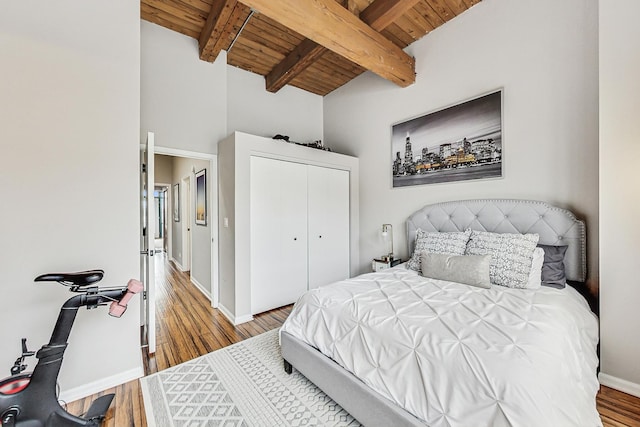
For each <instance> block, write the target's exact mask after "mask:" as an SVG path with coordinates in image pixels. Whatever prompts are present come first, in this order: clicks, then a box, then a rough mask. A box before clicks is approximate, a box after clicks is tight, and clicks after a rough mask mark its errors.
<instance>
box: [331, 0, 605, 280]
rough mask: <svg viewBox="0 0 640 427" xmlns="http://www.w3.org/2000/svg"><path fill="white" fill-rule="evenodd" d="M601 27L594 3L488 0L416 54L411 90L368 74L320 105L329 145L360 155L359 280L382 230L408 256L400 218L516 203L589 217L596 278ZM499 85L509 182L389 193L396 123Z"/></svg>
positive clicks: (414, 48) (413, 50)
mask: <svg viewBox="0 0 640 427" xmlns="http://www.w3.org/2000/svg"><path fill="white" fill-rule="evenodd" d="M550 11H553V12H552V13H551V12H550ZM597 19H598V18H597V1H596V0H588V1H585V0H567V1H563V2H556V1H552V0H536V1H534V0H527V1H518V2H513V1H510V0H484V1H482V2H481V3H479V4H477V5H476V6H473V7H472V8H471V9H470V10H468V11H467V12H465V13H464V14H462V15H461V16H459V17H457V18H456V19H454V20H452V21H450V22H449V23H447V24H445V25H443V26H442V27H440V28H438V29H437V30H435V31H433V32H432V33H430V34H429V35H427V36H426V37H424V38H423V39H421V40H419V41H418V42H416V43H414V44H413V45H411V46H410V47H409V49H408V52H409V53H410V54H411V55H413V56H415V57H416V71H417V78H416V83H415V84H414V85H412V86H409V87H407V88H405V89H400V88H398V87H397V86H395V85H393V84H392V83H389V82H387V81H385V80H382V79H381V78H379V77H377V76H375V75H373V74H371V73H365V74H363V75H362V76H360V77H358V78H356V79H355V80H353V81H352V82H350V83H348V84H346V85H344V86H343V87H341V88H339V89H338V90H336V91H334V92H332V93H331V94H329V95H328V96H326V97H325V99H324V134H325V138H326V141H327V144H328V145H329V146H330V147H332V148H334V149H335V150H336V151H340V152H345V153H347V154H353V155H355V156H357V157H359V158H360V165H361V167H360V171H361V172H360V182H361V187H360V212H361V219H360V227H361V228H360V234H361V241H360V245H361V246H360V264H361V268H362V271H367V270H368V269H370V263H371V258H373V257H374V256H379V255H381V254H382V251H383V245H382V242H381V241H380V239H379V233H378V230H379V229H380V227H381V225H382V224H383V223H392V224H393V225H394V231H396V233H395V236H394V237H395V248H398V249H396V252H397V253H399V254H400V255H402V256H405V257H406V255H407V249H406V242H405V225H404V220H405V219H406V217H407V216H408V215H409V214H410V213H412V212H414V211H415V210H417V209H419V208H420V207H422V206H423V205H426V204H429V203H434V202H441V201H448V200H457V199H473V198H521V199H537V200H543V201H547V202H550V203H552V204H555V205H558V206H562V207H566V208H569V209H571V210H572V211H574V212H575V213H576V214H577V215H578V216H579V217H581V218H583V219H586V221H587V227H588V230H589V231H588V240H589V242H588V245H589V260H590V264H589V266H590V277H591V279H593V280H595V279H596V278H597V265H598V263H597V257H598V256H597V249H596V248H597V247H598V246H597V236H598V232H597V230H598V190H597V189H598V172H597V170H598V135H597V133H598V125H597V120H598V106H597V103H598V73H597V67H598V57H597V41H598V40H597ZM501 87H502V88H504V105H503V147H504V159H503V160H504V162H503V166H504V178H503V179H498V180H484V181H465V182H458V183H451V184H432V185H422V186H415V187H411V188H399V189H392V187H391V147H390V141H391V125H392V124H394V123H397V122H401V121H404V120H406V119H408V118H413V117H416V116H420V115H423V114H425V113H428V112H431V111H436V110H439V109H440V108H442V107H446V106H449V105H452V104H455V103H458V102H460V101H464V100H467V99H469V98H472V97H476V96H477V95H480V94H484V93H487V92H489V91H492V90H495V89H497V88H501Z"/></svg>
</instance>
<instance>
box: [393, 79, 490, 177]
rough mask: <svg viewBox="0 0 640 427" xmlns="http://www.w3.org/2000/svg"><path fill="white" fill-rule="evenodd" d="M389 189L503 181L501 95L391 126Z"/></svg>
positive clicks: (487, 96) (482, 98) (480, 98)
mask: <svg viewBox="0 0 640 427" xmlns="http://www.w3.org/2000/svg"><path fill="white" fill-rule="evenodd" d="M391 147H392V149H391V170H392V176H393V187H394V188H398V187H406V186H412V185H421V184H435V183H442V182H455V181H466V180H471V179H486V178H500V177H502V90H498V91H495V92H492V93H489V94H486V95H482V96H479V97H477V98H474V99H471V100H469V101H465V102H462V103H458V104H456V105H453V106H450V107H447V108H444V109H441V110H438V111H435V112H432V113H429V114H426V115H423V116H421V117H417V118H414V119H410V120H407V121H404V122H402V123H397V124H395V125H393V127H392V131H391Z"/></svg>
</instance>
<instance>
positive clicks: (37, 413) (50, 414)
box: [0, 270, 142, 427]
mask: <svg viewBox="0 0 640 427" xmlns="http://www.w3.org/2000/svg"><path fill="white" fill-rule="evenodd" d="M96 272H100V274H99V278H96V277H93V278H91V276H90V275H89V273H94V274H95V273H96ZM83 273H84V276H82V277H83V279H82V280H81V279H78V278H77V277H75V278H74V279H73V282H72V283H71V284H70V283H69V281H60V280H56V281H60V282H61V283H63V284H65V285H67V286H71V290H72V291H74V292H81V293H80V294H78V295H75V296H73V297H71V298H69V299H68V300H67V301H66V302H65V303H64V305H63V306H62V308H61V309H60V314H59V315H58V320H57V322H56V325H55V327H54V329H53V333H52V334H51V339H50V340H49V343H48V344H45V345H43V346H42V347H41V348H40V350H38V352H37V353H36V354H35V356H36V358H37V359H38V362H37V365H36V367H35V369H34V370H33V372H32V373H15V372H16V371H20V370H22V369H24V368H25V365H22V364H21V362H22V360H23V359H24V357H25V355H27V356H28V355H30V354H33V353H32V352H29V353H26V352H25V351H26V345H25V344H24V340H23V356H22V358H19V359H18V360H17V361H16V365H14V368H12V373H14V375H11V376H10V377H7V378H5V379H3V380H0V426H2V427H13V426H20V427H45V426H46V427H66V426H98V425H100V424H101V423H102V421H103V420H104V416H105V414H106V412H107V410H108V408H109V406H110V404H111V400H112V399H113V395H106V396H102V397H101V398H99V399H97V400H96V401H94V402H93V404H92V406H91V408H90V409H89V411H88V412H87V414H85V416H84V417H82V418H81V417H78V416H74V415H71V414H69V413H68V412H67V411H66V410H65V409H64V408H62V406H61V405H60V403H59V401H58V397H57V395H56V388H57V378H58V374H59V372H60V367H61V366H62V359H63V355H64V352H65V350H66V348H67V340H68V338H69V334H70V333H71V328H72V326H73V323H74V321H75V318H76V314H77V312H78V309H79V308H80V307H87V308H94V307H98V306H101V305H106V304H108V303H111V304H112V305H114V304H115V305H118V306H119V307H118V308H119V309H120V311H119V314H116V316H117V317H119V315H121V314H122V313H123V312H124V309H122V307H123V306H122V305H121V302H122V301H123V300H125V297H126V296H127V294H130V295H129V296H128V297H127V298H126V301H125V305H124V307H125V308H126V302H127V301H128V299H129V298H130V297H131V296H132V294H134V293H136V291H132V289H131V282H132V281H130V282H129V286H128V287H124V288H111V289H100V288H97V287H95V286H91V287H87V286H89V285H90V284H91V283H94V282H97V281H98V280H100V279H101V278H102V272H101V271H100V270H92V271H90V272H81V273H72V274H71V275H62V276H64V278H69V277H72V275H73V274H83ZM50 277H54V279H51V278H50ZM59 277H60V275H44V276H39V277H38V278H37V279H36V280H37V281H48V280H55V279H57V278H59ZM87 277H89V278H88V279H87ZM42 278H44V279H42ZM38 279H40V280H38ZM87 281H88V283H87ZM135 282H137V281H135ZM78 283H80V284H78ZM141 286H142V285H141V284H140V282H137V283H136V289H137V292H139V287H141ZM110 311H111V310H110Z"/></svg>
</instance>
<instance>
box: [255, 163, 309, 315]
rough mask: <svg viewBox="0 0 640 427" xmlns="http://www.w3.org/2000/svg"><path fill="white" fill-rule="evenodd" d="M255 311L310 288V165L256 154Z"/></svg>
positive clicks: (291, 299) (290, 300)
mask: <svg viewBox="0 0 640 427" xmlns="http://www.w3.org/2000/svg"><path fill="white" fill-rule="evenodd" d="M250 180H251V196H250V197H251V199H250V203H251V204H250V211H251V213H250V216H251V220H250V221H251V254H250V256H251V262H250V264H251V267H250V268H251V312H252V313H253V314H255V313H261V312H263V311H266V310H270V309H272V308H275V307H281V306H283V305H287V304H291V303H293V302H295V301H296V300H297V299H298V297H299V296H300V295H302V294H303V293H304V292H305V291H306V290H307V166H306V165H303V164H299V163H292V162H285V161H280V160H273V159H267V158H263V157H255V156H252V157H251V178H250Z"/></svg>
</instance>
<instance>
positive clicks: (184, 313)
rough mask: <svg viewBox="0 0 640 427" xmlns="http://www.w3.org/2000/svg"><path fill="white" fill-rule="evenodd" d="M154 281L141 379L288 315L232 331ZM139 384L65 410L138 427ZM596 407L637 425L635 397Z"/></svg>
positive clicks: (174, 284)
mask: <svg viewBox="0 0 640 427" xmlns="http://www.w3.org/2000/svg"><path fill="white" fill-rule="evenodd" d="M163 257H164V256H162V255H161V256H160V257H158V258H159V259H160V258H163ZM156 280H157V290H158V292H157V295H158V296H157V301H156V310H157V311H156V317H157V325H156V334H157V349H156V353H155V354H154V355H151V357H149V355H148V354H143V360H144V361H145V372H146V374H147V375H148V374H151V373H155V372H158V371H160V370H163V369H166V368H169V367H171V366H175V365H177V364H180V363H182V362H186V361H187V360H191V359H193V358H195V357H198V356H202V355H204V354H207V353H209V352H211V351H214V350H217V349H219V348H222V347H225V346H228V345H230V344H233V343H235V342H238V341H242V340H244V339H247V338H249V337H252V336H254V335H259V334H261V333H263V332H266V331H269V330H271V329H274V328H277V327H279V326H280V325H282V323H283V322H284V320H285V319H286V318H287V316H288V315H289V312H290V311H291V306H288V307H284V308H281V309H277V310H272V311H269V312H266V313H263V314H260V315H258V316H256V317H255V319H254V320H253V321H251V322H248V323H244V324H242V325H239V326H235V327H234V326H233V325H232V324H231V323H229V321H228V320H227V319H226V317H224V316H223V315H222V314H221V313H220V312H219V311H218V310H214V309H213V308H211V304H210V302H209V300H208V299H207V298H206V297H204V295H202V293H201V292H200V291H198V290H197V289H196V288H195V286H194V285H192V284H191V283H190V281H189V275H188V273H182V272H180V271H178V270H177V269H176V268H175V267H174V266H173V264H171V263H170V262H167V261H166V260H165V262H156ZM139 384H140V383H139V382H138V381H137V380H136V381H130V382H128V383H125V384H122V385H120V386H118V387H115V388H112V389H109V390H105V391H104V392H102V393H99V394H96V395H94V396H90V397H87V398H85V399H81V400H78V401H76V402H72V403H70V404H69V405H68V409H69V412H71V413H74V414H82V413H84V412H86V410H87V409H88V407H89V405H90V403H91V401H93V400H94V399H95V398H97V397H99V396H101V395H103V394H107V393H115V395H116V397H115V400H114V402H113V404H112V407H111V409H110V410H109V413H108V414H107V419H106V420H105V422H104V424H103V425H104V426H105V427H125V426H136V427H144V426H146V425H147V421H146V417H145V413H144V404H143V401H142V391H141V389H140V385H139ZM596 403H597V406H598V411H599V412H600V416H601V417H602V422H603V424H604V426H605V427H622V426H638V427H640V398H637V397H634V396H630V395H628V394H625V393H622V392H619V391H617V390H613V389H610V388H608V387H604V386H603V387H601V390H600V392H599V393H598V396H597V399H596Z"/></svg>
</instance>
